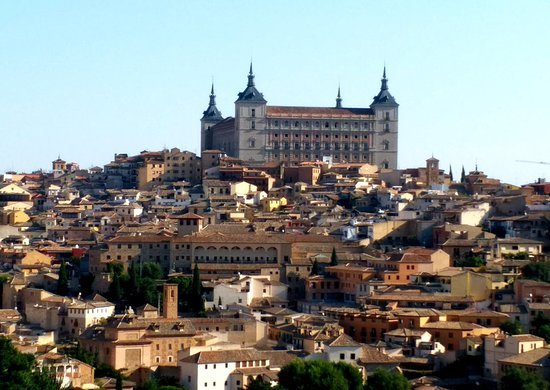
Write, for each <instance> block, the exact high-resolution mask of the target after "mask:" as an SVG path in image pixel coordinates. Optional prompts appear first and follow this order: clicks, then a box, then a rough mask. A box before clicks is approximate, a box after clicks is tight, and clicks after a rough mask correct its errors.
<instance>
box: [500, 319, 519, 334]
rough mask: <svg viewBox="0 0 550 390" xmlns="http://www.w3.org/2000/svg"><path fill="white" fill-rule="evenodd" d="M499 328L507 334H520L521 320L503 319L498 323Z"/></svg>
mask: <svg viewBox="0 0 550 390" xmlns="http://www.w3.org/2000/svg"><path fill="white" fill-rule="evenodd" d="M500 329H501V330H502V331H503V332H506V333H508V334H509V335H515V334H522V333H523V328H522V326H521V322H519V321H518V320H514V321H505V322H503V323H502V325H500Z"/></svg>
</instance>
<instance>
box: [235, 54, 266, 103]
mask: <svg viewBox="0 0 550 390" xmlns="http://www.w3.org/2000/svg"><path fill="white" fill-rule="evenodd" d="M242 101H248V102H257V103H267V101H266V100H265V99H264V95H263V94H262V93H260V92H259V91H258V90H257V89H256V86H255V83H254V72H253V71H252V61H250V70H249V72H248V84H247V85H246V89H245V90H244V91H242V92H239V97H238V98H237V102H242Z"/></svg>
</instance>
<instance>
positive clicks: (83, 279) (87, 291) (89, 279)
mask: <svg viewBox="0 0 550 390" xmlns="http://www.w3.org/2000/svg"><path fill="white" fill-rule="evenodd" d="M94 279H95V276H94V275H93V274H91V273H87V274H83V275H81V276H80V278H78V283H79V284H80V292H81V293H82V295H83V296H85V297H86V296H88V295H91V294H92V293H93V292H94V290H93V288H92V286H93V283H94Z"/></svg>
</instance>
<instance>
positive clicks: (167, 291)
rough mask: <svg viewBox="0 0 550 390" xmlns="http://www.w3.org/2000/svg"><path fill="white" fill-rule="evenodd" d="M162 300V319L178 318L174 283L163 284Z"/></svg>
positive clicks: (176, 290)
mask: <svg viewBox="0 0 550 390" xmlns="http://www.w3.org/2000/svg"><path fill="white" fill-rule="evenodd" d="M162 298H163V299H162V315H163V317H164V318H178V285H177V284H175V283H165V284H164V286H163V295H162Z"/></svg>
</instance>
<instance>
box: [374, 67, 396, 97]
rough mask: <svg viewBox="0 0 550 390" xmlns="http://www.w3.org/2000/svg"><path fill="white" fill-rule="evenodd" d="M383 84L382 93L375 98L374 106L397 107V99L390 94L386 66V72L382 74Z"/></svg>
mask: <svg viewBox="0 0 550 390" xmlns="http://www.w3.org/2000/svg"><path fill="white" fill-rule="evenodd" d="M381 81H382V84H381V86H380V92H378V95H376V96H375V97H374V100H373V101H372V104H371V106H372V105H374V104H385V105H393V106H396V105H397V102H396V101H395V98H394V97H393V96H392V95H391V94H390V91H389V90H388V78H387V77H386V65H384V72H383V73H382V80H381Z"/></svg>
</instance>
